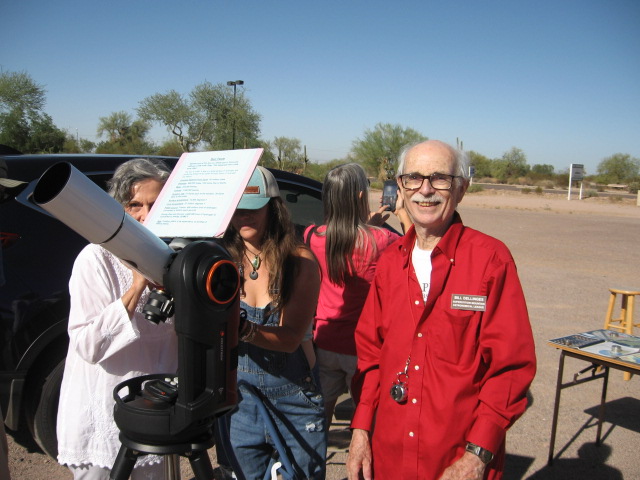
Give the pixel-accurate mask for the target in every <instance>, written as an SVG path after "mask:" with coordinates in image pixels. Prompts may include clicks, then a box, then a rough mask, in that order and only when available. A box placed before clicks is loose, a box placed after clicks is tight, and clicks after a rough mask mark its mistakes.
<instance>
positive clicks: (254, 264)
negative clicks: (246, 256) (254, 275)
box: [251, 255, 262, 270]
mask: <svg viewBox="0 0 640 480" xmlns="http://www.w3.org/2000/svg"><path fill="white" fill-rule="evenodd" d="M260 263H262V262H261V261H260V257H259V256H258V255H256V256H255V257H253V260H251V266H252V267H253V269H254V270H258V269H259V268H260Z"/></svg>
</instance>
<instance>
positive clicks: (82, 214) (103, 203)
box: [33, 162, 173, 284]
mask: <svg viewBox="0 0 640 480" xmlns="http://www.w3.org/2000/svg"><path fill="white" fill-rule="evenodd" d="M33 201H34V202H35V203H36V204H37V205H38V206H40V207H41V208H43V209H44V210H46V211H47V212H49V213H50V214H51V215H53V216H54V217H55V218H57V219H58V220H60V221H61V222H62V223H64V224H65V225H66V226H68V227H69V228H71V229H72V230H73V231H75V232H76V233H78V234H79V235H80V236H82V237H84V238H85V239H87V240H88V241H89V242H91V243H96V244H99V245H101V246H102V247H104V248H105V249H106V250H108V251H109V252H111V253H113V254H114V255H115V256H116V257H118V258H119V259H121V260H122V261H124V262H125V263H127V264H129V265H130V266H131V267H133V268H134V269H136V270H137V271H139V272H140V273H141V274H142V275H144V276H145V277H146V278H148V279H149V280H151V281H152V282H154V283H156V284H161V283H162V280H163V278H162V277H163V275H164V273H165V267H166V265H167V264H168V262H169V260H170V258H171V256H172V254H173V250H172V249H171V247H169V246H168V245H167V244H166V243H165V242H164V241H163V240H161V239H160V238H158V237H157V236H156V235H154V234H153V233H151V232H150V231H149V230H148V229H147V228H146V227H145V226H144V225H142V224H141V223H139V222H137V221H136V220H134V219H133V217H131V216H130V215H127V213H126V212H125V211H124V208H123V207H122V205H120V204H119V203H118V202H116V201H115V200H114V199H113V198H112V197H111V196H109V194H107V193H106V192H105V191H104V190H102V189H101V188H100V187H98V186H97V185H96V184H95V183H93V182H92V181H91V180H90V179H89V178H87V177H86V176H85V175H84V174H83V173H82V172H80V170H78V169H77V168H75V167H74V166H73V165H71V164H70V163H68V162H61V163H56V164H55V165H53V166H51V167H50V168H49V169H48V170H47V171H46V172H44V173H43V174H42V176H41V177H40V179H39V180H38V182H37V184H36V186H35V189H34V191H33Z"/></svg>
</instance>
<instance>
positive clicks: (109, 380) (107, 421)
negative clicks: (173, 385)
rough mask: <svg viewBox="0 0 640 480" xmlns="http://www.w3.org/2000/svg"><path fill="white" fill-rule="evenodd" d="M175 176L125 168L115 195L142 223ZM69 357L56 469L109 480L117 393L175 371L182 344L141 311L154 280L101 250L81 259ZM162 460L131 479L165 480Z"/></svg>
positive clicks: (114, 182)
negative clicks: (122, 386)
mask: <svg viewBox="0 0 640 480" xmlns="http://www.w3.org/2000/svg"><path fill="white" fill-rule="evenodd" d="M168 176H169V169H168V168H167V166H166V165H165V164H164V163H163V162H161V161H157V160H151V159H144V158H137V159H133V160H130V161H128V162H126V163H123V164H122V165H120V167H118V169H117V170H116V172H115V174H114V176H113V178H112V179H111V181H110V182H109V194H110V195H111V196H113V197H114V198H115V199H116V200H117V201H118V202H119V203H121V204H122V205H123V207H124V209H125V211H126V212H127V213H128V214H130V215H131V216H132V217H133V218H135V219H136V220H137V221H139V222H143V221H144V219H145V218H146V216H147V214H148V213H149V210H150V209H151V207H152V206H153V203H154V202H155V200H156V198H157V197H158V194H159V193H160V190H161V189H162V186H163V185H164V183H165V181H166V180H167V178H168ZM69 290H70V293H71V310H70V313H69V327H68V332H69V351H68V353H67V360H66V365H65V370H64V377H63V380H62V389H61V392H60V403H59V407H58V424H57V434H58V462H59V463H61V464H63V465H67V467H68V468H69V469H70V470H71V472H72V473H73V476H74V479H82V480H103V479H104V480H107V479H108V478H109V474H110V470H111V467H112V466H113V464H114V462H115V459H116V455H117V453H118V450H119V449H120V441H119V439H118V435H119V430H118V427H117V426H116V424H115V422H114V420H113V406H114V400H113V389H114V387H115V386H116V385H117V384H119V383H121V382H123V381H124V380H127V379H129V378H132V377H137V376H140V375H146V374H151V373H165V372H169V373H170V372H175V371H176V370H177V366H178V360H177V358H178V356H177V338H176V334H175V330H174V325H173V320H172V319H169V320H168V321H167V322H164V323H160V324H157V325H156V324H154V323H152V322H150V321H148V320H146V319H145V318H144V315H143V313H142V307H143V306H144V305H145V303H146V301H147V298H148V296H149V293H150V291H149V288H148V281H147V280H146V279H145V278H144V277H143V276H142V275H140V274H139V273H138V272H135V271H133V270H131V269H130V268H128V267H127V266H126V265H125V264H124V263H122V262H121V261H120V260H119V259H118V258H117V257H115V256H114V255H112V254H111V253H109V252H108V251H107V250H105V249H104V248H102V247H100V246H99V245H93V244H90V245H87V246H86V247H85V248H84V249H83V250H82V251H81V252H80V254H79V255H78V257H77V259H76V261H75V263H74V266H73V271H72V274H71V280H70V281H69ZM161 461H162V459H161V457H158V456H154V455H146V456H142V457H140V458H139V459H138V462H137V464H136V467H135V468H134V470H133V473H132V475H131V478H132V479H136V478H144V479H160V478H163V465H162V463H161Z"/></svg>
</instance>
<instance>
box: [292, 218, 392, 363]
mask: <svg viewBox="0 0 640 480" xmlns="http://www.w3.org/2000/svg"><path fill="white" fill-rule="evenodd" d="M312 228H314V225H311V226H310V227H308V228H307V230H306V231H305V234H304V238H305V239H306V238H307V237H308V235H309V231H310V230H311V229H312ZM326 228H327V227H326V226H325V225H322V226H320V227H318V229H317V231H318V232H319V233H322V232H324V231H326ZM369 231H370V232H371V234H372V235H373V239H374V241H375V244H376V250H375V253H374V250H373V248H372V247H373V245H372V243H371V242H370V240H369V239H370V238H371V237H369V236H368V235H366V236H365V242H366V245H365V249H364V251H360V252H355V253H354V264H355V266H356V269H357V272H356V274H355V275H353V276H348V277H347V278H346V279H345V285H344V286H339V285H336V284H335V283H333V282H331V281H330V280H329V274H328V272H327V259H326V254H325V245H326V241H327V238H326V237H325V236H324V235H316V234H314V235H311V237H310V239H309V240H310V241H309V245H310V247H311V250H312V251H313V253H314V254H315V255H316V257H317V258H318V263H319V264H320V270H321V272H322V283H321V285H320V296H319V298H318V307H317V310H316V324H315V333H314V340H315V343H316V345H317V346H318V347H320V348H322V349H324V350H329V351H331V352H336V353H342V354H346V355H355V354H356V344H355V340H354V334H355V329H356V325H357V323H358V317H359V316H360V311H361V310H362V306H363V305H364V301H365V300H366V298H367V294H368V293H369V285H370V284H371V281H372V280H373V275H374V273H375V269H376V263H377V260H378V257H379V256H380V254H381V253H382V251H383V250H384V249H385V248H387V247H388V246H389V245H391V244H392V243H393V242H394V241H396V240H397V239H398V238H400V236H399V235H398V234H397V233H393V232H390V231H389V230H386V229H382V228H370V229H369Z"/></svg>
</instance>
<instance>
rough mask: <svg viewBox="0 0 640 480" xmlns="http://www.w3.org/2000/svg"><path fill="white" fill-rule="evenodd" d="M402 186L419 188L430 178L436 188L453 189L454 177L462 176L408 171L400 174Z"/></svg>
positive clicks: (413, 188) (412, 188)
mask: <svg viewBox="0 0 640 480" xmlns="http://www.w3.org/2000/svg"><path fill="white" fill-rule="evenodd" d="M399 178H400V181H401V182H402V186H403V187H404V188H405V189H406V190H418V189H419V188H420V187H422V184H423V183H424V181H425V180H429V183H430V184H431V186H432V187H433V188H434V189H436V190H451V185H452V184H453V179H454V178H462V177H460V175H447V174H445V173H432V174H431V175H420V174H419V173H407V174H406V175H400V177H399Z"/></svg>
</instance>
